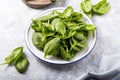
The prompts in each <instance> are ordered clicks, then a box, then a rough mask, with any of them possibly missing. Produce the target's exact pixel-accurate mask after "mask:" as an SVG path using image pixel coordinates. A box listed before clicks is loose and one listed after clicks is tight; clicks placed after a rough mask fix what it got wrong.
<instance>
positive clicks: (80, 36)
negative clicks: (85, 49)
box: [73, 31, 86, 40]
mask: <svg viewBox="0 0 120 80" xmlns="http://www.w3.org/2000/svg"><path fill="white" fill-rule="evenodd" d="M73 37H74V38H75V39H77V40H85V38H86V36H85V33H84V32H83V31H80V32H76V34H75V35H74V36H73Z"/></svg>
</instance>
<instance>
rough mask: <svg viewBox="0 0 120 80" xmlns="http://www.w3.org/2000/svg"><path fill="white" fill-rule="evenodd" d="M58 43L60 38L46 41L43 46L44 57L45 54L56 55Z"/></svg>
mask: <svg viewBox="0 0 120 80" xmlns="http://www.w3.org/2000/svg"><path fill="white" fill-rule="evenodd" d="M59 43H60V38H58V37H57V38H53V39H51V40H50V41H48V42H47V43H46V45H45V47H44V53H45V55H44V57H46V56H47V55H53V56H57V55H58V53H59V48H58V46H59Z"/></svg>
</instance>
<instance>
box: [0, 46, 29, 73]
mask: <svg viewBox="0 0 120 80" xmlns="http://www.w3.org/2000/svg"><path fill="white" fill-rule="evenodd" d="M3 64H9V65H11V64H12V65H15V67H16V70H17V71H18V72H20V73H24V72H25V71H26V70H27V68H28V64H29V62H28V60H27V59H26V58H25V57H23V47H18V48H15V49H14V50H13V51H12V53H11V54H10V55H8V56H7V57H6V58H5V63H3ZM1 65H2V64H1Z"/></svg>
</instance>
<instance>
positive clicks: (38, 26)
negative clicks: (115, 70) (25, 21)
mask: <svg viewBox="0 0 120 80" xmlns="http://www.w3.org/2000/svg"><path fill="white" fill-rule="evenodd" d="M43 27H44V26H43V24H42V22H41V21H40V20H33V24H32V29H34V30H35V31H37V32H38V31H42V29H43Z"/></svg>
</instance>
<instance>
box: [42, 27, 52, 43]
mask: <svg viewBox="0 0 120 80" xmlns="http://www.w3.org/2000/svg"><path fill="white" fill-rule="evenodd" d="M42 35H43V38H42V41H44V40H45V39H46V38H47V37H50V36H53V35H54V32H52V31H50V30H49V29H48V28H47V27H44V28H43V30H42Z"/></svg>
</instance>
